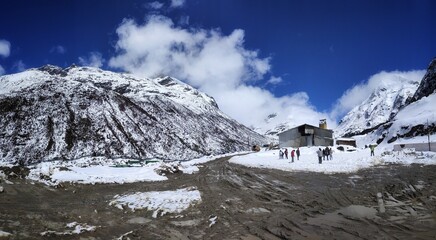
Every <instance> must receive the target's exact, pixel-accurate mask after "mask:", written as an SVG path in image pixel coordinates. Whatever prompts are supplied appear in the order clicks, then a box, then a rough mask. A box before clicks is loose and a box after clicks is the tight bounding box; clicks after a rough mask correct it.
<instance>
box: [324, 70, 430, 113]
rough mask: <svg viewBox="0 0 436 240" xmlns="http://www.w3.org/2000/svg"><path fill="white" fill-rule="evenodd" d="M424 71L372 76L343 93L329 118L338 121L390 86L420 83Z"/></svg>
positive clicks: (383, 72)
mask: <svg viewBox="0 0 436 240" xmlns="http://www.w3.org/2000/svg"><path fill="white" fill-rule="evenodd" d="M424 74H425V71H424V70H416V71H406V72H401V71H392V72H385V71H382V72H380V73H377V74H374V75H372V76H371V77H370V78H369V79H368V81H367V82H363V83H360V84H358V85H355V86H353V87H352V88H350V89H348V90H346V91H345V93H344V94H343V95H342V96H341V97H340V98H339V99H338V100H337V102H336V103H335V106H334V108H333V110H332V112H331V117H332V118H335V119H338V118H341V117H343V115H344V114H346V113H347V112H349V111H350V110H351V109H352V108H354V107H355V106H357V105H359V104H360V103H362V102H363V101H364V100H365V99H367V98H368V97H369V96H370V95H371V93H372V92H373V91H374V90H376V89H378V88H380V87H387V88H389V86H390V85H398V84H401V82H404V81H420V80H421V79H422V77H423V76H424Z"/></svg>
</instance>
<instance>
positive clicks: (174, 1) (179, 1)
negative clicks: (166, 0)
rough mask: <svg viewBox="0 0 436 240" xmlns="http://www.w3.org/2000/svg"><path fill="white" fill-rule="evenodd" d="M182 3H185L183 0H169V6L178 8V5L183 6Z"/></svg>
mask: <svg viewBox="0 0 436 240" xmlns="http://www.w3.org/2000/svg"><path fill="white" fill-rule="evenodd" d="M183 5H185V0H171V5H170V7H172V8H179V7H183Z"/></svg>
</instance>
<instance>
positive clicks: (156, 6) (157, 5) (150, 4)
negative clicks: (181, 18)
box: [147, 1, 164, 10]
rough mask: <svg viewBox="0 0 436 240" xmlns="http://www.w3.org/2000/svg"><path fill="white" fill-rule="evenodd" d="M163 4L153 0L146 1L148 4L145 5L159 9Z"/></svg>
mask: <svg viewBox="0 0 436 240" xmlns="http://www.w3.org/2000/svg"><path fill="white" fill-rule="evenodd" d="M163 5H164V4H163V3H161V2H158V1H154V2H151V3H148V4H147V7H148V8H151V9H155V10H158V9H161V8H162V7H163Z"/></svg>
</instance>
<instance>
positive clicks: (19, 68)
mask: <svg viewBox="0 0 436 240" xmlns="http://www.w3.org/2000/svg"><path fill="white" fill-rule="evenodd" d="M13 68H14V69H17V71H19V72H22V71H25V70H26V69H27V67H26V64H24V62H23V61H22V60H19V61H17V62H15V63H14V65H13Z"/></svg>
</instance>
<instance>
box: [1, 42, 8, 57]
mask: <svg viewBox="0 0 436 240" xmlns="http://www.w3.org/2000/svg"><path fill="white" fill-rule="evenodd" d="M9 54H11V43H10V42H9V41H7V40H3V39H0V56H3V57H9Z"/></svg>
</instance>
